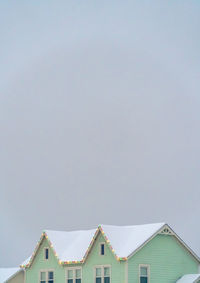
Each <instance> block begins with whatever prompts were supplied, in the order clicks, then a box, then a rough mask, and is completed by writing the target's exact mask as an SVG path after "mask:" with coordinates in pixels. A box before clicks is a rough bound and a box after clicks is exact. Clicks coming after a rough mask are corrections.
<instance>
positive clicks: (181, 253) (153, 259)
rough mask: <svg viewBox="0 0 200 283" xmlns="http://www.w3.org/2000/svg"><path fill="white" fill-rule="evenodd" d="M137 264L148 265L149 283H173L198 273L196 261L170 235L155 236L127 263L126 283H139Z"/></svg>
mask: <svg viewBox="0 0 200 283" xmlns="http://www.w3.org/2000/svg"><path fill="white" fill-rule="evenodd" d="M139 264H149V265H150V283H175V282H176V280H177V279H178V278H179V277H181V276H183V275H184V274H187V273H198V262H197V261H196V259H195V258H194V257H193V256H192V255H191V254H190V253H189V252H188V251H187V250H186V249H185V248H184V247H183V246H182V245H181V244H180V243H179V242H178V241H177V240H176V239H175V237H174V236H171V235H157V236H156V237H155V238H154V239H152V240H151V241H150V242H149V243H148V244H146V246H144V247H143V248H142V249H141V250H139V251H138V252H137V253H136V254H135V255H134V256H132V257H131V258H130V259H129V261H128V278H129V280H128V283H138V282H139Z"/></svg>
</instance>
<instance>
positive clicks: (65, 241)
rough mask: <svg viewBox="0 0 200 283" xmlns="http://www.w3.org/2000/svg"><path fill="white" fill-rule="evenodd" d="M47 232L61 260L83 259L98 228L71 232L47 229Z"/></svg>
mask: <svg viewBox="0 0 200 283" xmlns="http://www.w3.org/2000/svg"><path fill="white" fill-rule="evenodd" d="M45 232H46V234H47V235H48V238H49V240H50V241H51V243H52V245H53V247H54V250H55V251H56V253H57V254H58V258H59V259H60V260H61V261H65V260H70V261H81V260H82V259H83V257H84V255H85V252H86V250H87V248H88V247H89V245H90V242H91V240H92V237H93V236H94V234H95V232H96V229H92V230H83V231H70V232H63V231H50V230H45Z"/></svg>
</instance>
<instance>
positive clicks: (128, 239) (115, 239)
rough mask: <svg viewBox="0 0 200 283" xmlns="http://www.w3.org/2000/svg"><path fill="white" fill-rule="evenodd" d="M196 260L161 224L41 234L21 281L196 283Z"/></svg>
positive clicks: (105, 227) (100, 226) (60, 282)
mask: <svg viewBox="0 0 200 283" xmlns="http://www.w3.org/2000/svg"><path fill="white" fill-rule="evenodd" d="M199 264H200V259H199V257H198V256H197V255H196V254H195V253H194V252H193V251H192V250H191V249H190V248H189V247H188V246H187V245H186V244H185V243H184V242H183V240H182V239H180V237H179V236H178V235H177V234H176V233H175V232H174V231H173V230H172V229H171V228H170V227H169V226H168V225H167V224H165V223H156V224H146V225H135V226H110V225H99V226H98V228H97V229H95V230H87V231H72V232H61V231H44V232H43V233H42V236H41V238H40V240H39V242H38V244H37V246H36V249H35V251H34V253H33V255H32V256H31V257H30V258H29V259H28V260H26V261H25V262H24V263H23V264H22V266H21V267H22V268H24V270H25V271H24V275H25V276H24V282H23V283H175V282H177V283H194V282H195V283H197V282H198V283H200V274H198V272H199Z"/></svg>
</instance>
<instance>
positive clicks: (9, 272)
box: [0, 267, 22, 283]
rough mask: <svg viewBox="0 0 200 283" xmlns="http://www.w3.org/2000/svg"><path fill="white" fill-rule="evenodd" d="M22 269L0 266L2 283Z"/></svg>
mask: <svg viewBox="0 0 200 283" xmlns="http://www.w3.org/2000/svg"><path fill="white" fill-rule="evenodd" d="M20 270H22V269H21V268H19V267H12V268H0V283H4V282H6V280H8V279H9V278H10V277H12V276H13V275H14V274H16V273H17V272H19V271H20Z"/></svg>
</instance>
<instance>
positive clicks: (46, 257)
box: [44, 248, 49, 260]
mask: <svg viewBox="0 0 200 283" xmlns="http://www.w3.org/2000/svg"><path fill="white" fill-rule="evenodd" d="M44 259H46V260H47V259H49V248H44Z"/></svg>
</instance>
